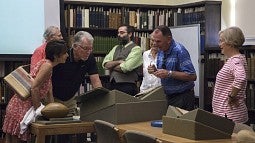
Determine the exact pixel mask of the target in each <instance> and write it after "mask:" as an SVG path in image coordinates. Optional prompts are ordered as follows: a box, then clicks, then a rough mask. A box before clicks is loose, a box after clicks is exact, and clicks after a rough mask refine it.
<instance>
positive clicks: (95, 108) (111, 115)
mask: <svg viewBox="0 0 255 143" xmlns="http://www.w3.org/2000/svg"><path fill="white" fill-rule="evenodd" d="M98 90H103V89H102V88H101V89H95V90H94V91H92V92H90V93H89V96H87V95H86V94H84V95H82V96H81V106H80V119H81V120H82V121H94V120H96V119H100V120H104V121H107V122H111V123H113V124H122V123H132V122H141V121H150V120H158V119H162V116H163V115H165V114H166V111H167V101H166V98H165V94H162V90H163V89H162V88H157V89H155V90H153V91H151V92H150V93H147V96H146V98H144V99H139V98H136V97H133V96H131V95H128V94H126V93H123V92H121V91H118V90H112V91H108V92H99V91H98ZM104 91H107V90H104ZM93 93H95V94H93Z"/></svg>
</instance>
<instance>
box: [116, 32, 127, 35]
mask: <svg viewBox="0 0 255 143" xmlns="http://www.w3.org/2000/svg"><path fill="white" fill-rule="evenodd" d="M125 33H127V32H125V31H119V32H118V34H121V35H122V34H125Z"/></svg>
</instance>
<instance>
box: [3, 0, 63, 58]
mask: <svg viewBox="0 0 255 143" xmlns="http://www.w3.org/2000/svg"><path fill="white" fill-rule="evenodd" d="M59 19H60V15H59V0H22V1H20V0H7V1H5V0H0V23H1V26H0V31H1V32H0V38H1V41H0V54H32V52H33V51H34V49H35V48H36V47H38V46H39V45H41V43H42V42H43V32H44V30H45V28H46V27H48V26H49V25H55V26H59V25H60V20H59Z"/></svg>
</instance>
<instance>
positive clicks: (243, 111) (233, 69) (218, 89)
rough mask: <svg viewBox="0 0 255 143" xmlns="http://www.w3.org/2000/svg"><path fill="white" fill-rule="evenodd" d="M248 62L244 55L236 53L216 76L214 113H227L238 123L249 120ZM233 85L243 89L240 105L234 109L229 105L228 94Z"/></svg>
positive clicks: (213, 102) (240, 92)
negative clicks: (247, 103)
mask: <svg viewBox="0 0 255 143" xmlns="http://www.w3.org/2000/svg"><path fill="white" fill-rule="evenodd" d="M246 75H247V62H246V58H245V56H244V55H241V54H239V55H235V56H233V57H231V58H229V59H228V60H227V62H226V63H225V64H224V66H223V67H222V69H221V70H220V71H219V72H218V74H217V76H216V83H215V88H214V94H213V100H212V108H213V113H214V114H216V115H219V116H222V117H225V115H226V116H227V117H228V119H231V120H233V121H234V122H236V123H245V122H247V121H248V111H247V107H246V104H245V98H246V93H245V91H246V86H247V79H246ZM232 87H236V88H238V89H241V90H240V91H239V92H238V94H237V96H238V97H239V104H240V105H239V106H238V107H233V106H232V109H231V108H230V107H229V106H228V98H229V97H228V95H229V94H230V93H231V90H232Z"/></svg>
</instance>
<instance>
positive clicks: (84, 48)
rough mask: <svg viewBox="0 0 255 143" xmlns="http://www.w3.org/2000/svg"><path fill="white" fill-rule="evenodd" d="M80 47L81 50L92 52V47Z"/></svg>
mask: <svg viewBox="0 0 255 143" xmlns="http://www.w3.org/2000/svg"><path fill="white" fill-rule="evenodd" d="M78 46H79V47H81V49H82V50H84V51H90V50H92V46H82V45H80V44H79V45H78Z"/></svg>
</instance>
